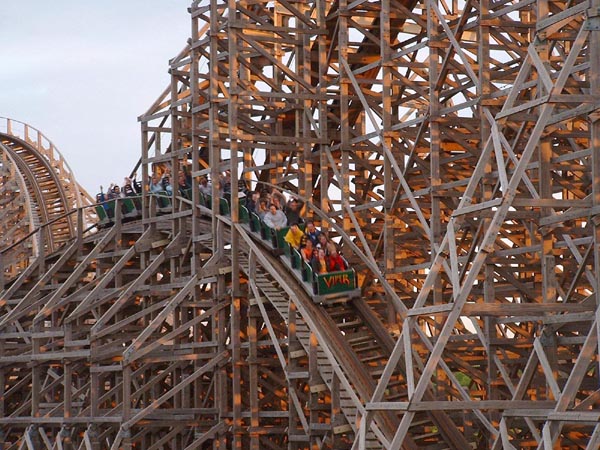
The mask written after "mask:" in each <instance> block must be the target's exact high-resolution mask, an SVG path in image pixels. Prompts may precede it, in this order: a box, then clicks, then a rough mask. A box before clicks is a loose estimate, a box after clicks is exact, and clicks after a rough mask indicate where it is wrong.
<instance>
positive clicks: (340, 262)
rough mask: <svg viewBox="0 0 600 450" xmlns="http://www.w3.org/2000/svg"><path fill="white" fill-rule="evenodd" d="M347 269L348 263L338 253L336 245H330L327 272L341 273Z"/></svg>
mask: <svg viewBox="0 0 600 450" xmlns="http://www.w3.org/2000/svg"><path fill="white" fill-rule="evenodd" d="M347 268H348V267H347V266H346V261H344V258H342V256H341V255H340V254H339V253H338V251H337V249H336V248H335V245H330V246H329V254H328V255H327V270H328V271H329V272H340V271H342V270H346V269H347Z"/></svg>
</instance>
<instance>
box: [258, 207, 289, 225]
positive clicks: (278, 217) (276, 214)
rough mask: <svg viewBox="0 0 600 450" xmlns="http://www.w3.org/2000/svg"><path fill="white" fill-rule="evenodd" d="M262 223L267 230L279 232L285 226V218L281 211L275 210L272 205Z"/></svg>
mask: <svg viewBox="0 0 600 450" xmlns="http://www.w3.org/2000/svg"><path fill="white" fill-rule="evenodd" d="M263 220H264V222H265V224H266V225H267V226H268V227H269V228H273V229H275V230H279V229H281V228H285V227H286V226H287V217H286V216H285V214H284V213H283V211H282V210H280V209H277V206H275V205H274V204H273V203H271V204H270V205H269V212H268V213H267V214H265V217H264V219H263Z"/></svg>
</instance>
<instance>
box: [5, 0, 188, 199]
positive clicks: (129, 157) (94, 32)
mask: <svg viewBox="0 0 600 450" xmlns="http://www.w3.org/2000/svg"><path fill="white" fill-rule="evenodd" d="M190 3H191V1H188V0H103V1H81V0H53V1H47V0H28V1H22V0H0V43H1V44H0V55H1V58H0V61H1V62H0V116H1V117H10V118H12V119H16V120H20V121H22V122H26V123H28V124H30V125H32V126H33V127H35V128H37V129H39V130H40V131H42V133H44V134H45V135H46V137H48V138H49V139H50V140H51V141H52V142H53V143H54V145H55V146H56V147H57V148H58V150H59V151H60V152H61V153H62V155H63V156H64V157H65V159H66V160H67V163H68V164H69V166H70V167H71V169H72V170H73V172H74V173H75V177H76V178H77V180H78V181H79V183H80V184H82V185H83V187H85V188H86V189H87V190H88V191H89V192H90V194H92V195H94V194H95V193H96V192H97V191H98V187H99V186H100V185H101V184H102V185H104V186H105V187H106V186H107V185H108V184H110V183H111V182H113V181H114V182H118V183H119V184H120V183H121V182H122V180H123V177H124V176H125V175H126V174H128V173H129V172H130V170H131V169H132V168H133V166H134V165H135V163H136V162H137V161H138V159H139V157H140V153H141V150H140V126H139V123H138V122H137V117H138V116H139V115H140V114H142V113H143V112H145V111H146V110H147V109H148V108H149V107H150V105H151V104H152V103H153V102H154V101H155V100H156V98H157V97H158V96H159V95H160V93H161V92H162V91H163V90H164V89H165V88H166V87H167V85H168V84H169V75H168V61H169V59H170V58H173V57H175V56H176V55H177V54H178V53H179V52H180V51H181V49H183V47H184V46H185V43H186V40H187V38H188V37H189V34H190V27H191V23H190V20H189V15H188V12H187V8H188V6H189V4H190Z"/></svg>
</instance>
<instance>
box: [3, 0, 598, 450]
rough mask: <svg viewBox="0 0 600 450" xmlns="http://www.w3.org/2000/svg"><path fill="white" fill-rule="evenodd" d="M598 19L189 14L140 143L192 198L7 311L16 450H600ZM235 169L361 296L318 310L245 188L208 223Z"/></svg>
mask: <svg viewBox="0 0 600 450" xmlns="http://www.w3.org/2000/svg"><path fill="white" fill-rule="evenodd" d="M599 6H600V2H599V1H598V0H591V1H589V2H579V1H575V2H572V1H568V2H565V1H537V2H527V1H522V2H513V1H495V2H492V1H488V0H483V1H480V2H471V1H469V0H467V1H464V2H445V1H439V2H420V1H416V0H415V1H412V0H411V1H402V2H398V1H378V2H366V1H364V2H363V1H356V2H347V1H346V0H339V1H335V2H332V1H318V2H313V1H310V0H309V1H306V2H288V1H283V0H278V1H269V2H261V1H253V2H248V1H229V2H222V1H219V0H212V1H210V2H193V3H192V5H191V7H190V10H189V11H190V15H191V30H192V32H191V38H190V39H189V41H188V43H187V46H186V47H185V49H184V50H183V51H182V52H181V53H180V54H179V55H177V56H176V57H175V58H173V59H172V60H170V62H169V64H170V74H171V85H170V87H169V88H167V89H166V90H165V92H164V93H163V94H162V95H161V96H160V97H159V98H158V99H157V101H156V102H155V103H154V105H152V107H151V108H150V109H149V110H148V111H147V112H146V113H145V114H143V115H142V116H141V117H140V121H141V126H142V148H143V152H142V155H141V172H142V178H143V179H144V180H147V178H148V177H149V176H150V174H151V173H152V172H160V171H162V170H163V169H164V168H165V167H169V168H170V170H171V172H172V174H178V173H179V171H180V170H183V169H184V168H185V170H186V171H188V172H190V173H191V175H192V177H193V180H194V181H195V182H194V183H193V189H192V192H191V197H190V198H185V197H183V196H181V195H179V193H178V192H177V190H175V193H174V194H173V195H172V197H171V199H170V203H171V204H170V209H169V208H165V204H164V199H162V201H160V202H159V201H158V200H160V199H157V198H156V197H155V196H153V195H151V194H149V192H148V190H147V189H145V191H144V196H143V198H142V201H141V209H142V217H141V219H140V220H134V221H128V222H125V221H122V220H121V210H120V209H119V208H117V210H116V211H117V212H116V217H115V220H114V225H113V226H112V227H108V228H105V229H102V230H98V232H94V233H88V234H83V233H82V232H79V233H77V234H76V235H75V236H74V237H73V239H71V240H68V241H66V242H65V243H64V244H63V245H62V247H61V249H60V251H56V252H54V253H52V254H48V253H45V254H42V255H40V256H39V257H38V258H37V259H36V261H35V264H36V267H38V268H40V267H41V268H44V270H39V271H37V272H36V271H34V270H28V271H25V272H23V273H22V275H20V276H19V277H18V278H16V279H15V280H12V281H10V282H9V283H8V284H7V286H6V289H5V290H4V292H3V295H2V311H1V312H2V316H1V318H0V349H1V353H0V367H1V369H2V370H1V371H0V379H1V380H2V383H0V388H1V389H2V390H3V391H2V395H0V412H1V414H0V416H1V417H0V424H1V425H2V433H3V435H2V438H1V439H0V442H1V441H2V440H4V441H5V442H6V444H5V448H10V449H13V448H14V449H17V448H30V449H38V448H47V449H53V448H78V449H79V448H81V449H94V450H96V449H101V448H110V449H117V448H124V449H133V448H135V449H138V448H139V449H162V448H168V449H196V448H198V449H207V448H237V449H259V448H261V449H262V448H272V449H281V448H288V449H309V448H310V449H314V448H327V449H342V448H348V449H350V448H352V449H367V448H390V449H400V448H402V449H446V448H452V449H465V448H477V449H501V448H502V449H504V448H506V449H512V448H539V449H542V448H544V449H554V448H568V449H575V448H582V449H583V448H586V449H590V450H591V449H597V448H598V447H599V446H600V421H599V419H600V404H599V402H600V378H599V373H598V369H599V366H598V363H599V361H598V313H599V311H600V310H599V309H598V305H599V304H600V301H599V300H598V298H599V297H598V295H599V294H598V293H599V292H600V286H599V285H598V283H599V280H600V242H599V240H600V228H599V225H600V222H599V221H598V219H597V217H596V216H597V214H596V213H597V212H598V211H600V157H599V154H600V153H599V152H598V148H599V147H600V141H599V131H600V128H599V122H598V119H599V118H600V116H599V115H598V103H597V102H599V101H600V18H599V17H600V9H599ZM3 161H4V160H3ZM2 167H3V170H4V165H3V166H2ZM6 170H7V171H8V170H9V169H6ZM226 170H230V171H231V184H232V186H238V185H244V186H246V187H248V188H251V189H255V188H257V187H272V186H276V187H278V188H279V189H280V190H281V191H283V192H286V193H287V194H290V195H291V194H295V195H298V196H299V197H301V198H302V199H304V200H305V202H306V205H305V214H306V216H307V217H311V218H313V219H314V220H315V221H316V222H317V225H318V226H320V227H321V228H322V229H323V230H326V231H327V232H328V233H329V235H330V237H331V238H332V239H334V240H335V241H336V242H338V244H339V246H340V247H341V249H342V251H343V253H344V255H345V257H346V258H347V259H348V260H349V261H350V264H351V265H352V267H354V268H355V269H356V270H357V272H358V273H359V282H360V286H361V296H360V297H359V298H355V299H344V298H342V299H339V298H338V299H337V300H336V301H335V302H324V303H315V302H313V298H312V296H311V295H310V294H309V293H308V292H305V291H304V289H303V287H302V285H301V283H299V282H298V281H297V279H296V278H294V277H293V276H291V275H290V273H289V270H288V267H287V266H286V265H285V264H283V263H282V261H281V259H280V258H277V257H275V256H273V255H272V254H271V253H270V252H269V251H268V250H267V249H266V248H265V247H263V246H262V245H261V244H260V243H259V242H257V240H256V239H254V238H253V236H252V235H251V233H249V231H248V229H247V227H246V225H244V224H243V223H242V220H241V217H240V215H239V208H238V203H239V202H241V201H242V200H241V199H240V197H239V195H238V194H237V193H236V190H235V189H234V192H233V195H232V198H231V204H230V206H231V213H230V214H227V213H225V212H224V211H222V210H220V207H221V205H220V204H219V200H218V196H217V195H213V197H212V198H213V201H212V203H211V204H208V205H205V204H202V203H201V200H200V199H201V197H200V193H199V190H198V183H197V182H198V180H199V179H200V177H204V176H209V177H210V178H211V179H212V180H217V179H218V178H219V175H220V174H221V173H222V172H224V171H226ZM3 173H4V172H3ZM7 173H8V172H7ZM10 173H11V174H12V172H10ZM9 178H10V180H11V181H10V182H11V183H13V185H14V183H17V184H18V183H21V184H20V185H19V186H22V185H23V181H22V180H21V181H20V180H19V178H18V177H17V176H15V175H11V176H10V177H9ZM174 178H176V177H174ZM3 186H4V187H5V188H6V189H5V190H3V191H2V192H3V193H2V196H1V197H0V198H2V199H3V198H5V196H8V195H9V194H8V193H5V191H7V190H8V189H9V188H8V187H7V186H9V184H8V182H7V183H5V184H4V185H3ZM146 187H147V186H146ZM20 189H24V188H23V187H21V188H20ZM213 189H214V190H213V194H216V193H217V191H216V189H217V185H216V183H214V184H213ZM80 217H83V215H82V214H80ZM80 220H83V219H80ZM42 225H44V224H40V226H42ZM46 227H47V225H46ZM78 229H79V230H83V228H82V227H79V228H78Z"/></svg>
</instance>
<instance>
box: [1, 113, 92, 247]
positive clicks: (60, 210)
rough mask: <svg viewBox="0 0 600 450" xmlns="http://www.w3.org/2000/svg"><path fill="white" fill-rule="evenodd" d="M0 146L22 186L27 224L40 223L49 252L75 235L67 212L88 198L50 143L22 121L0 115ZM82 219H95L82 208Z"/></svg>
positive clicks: (74, 224) (38, 224)
mask: <svg viewBox="0 0 600 450" xmlns="http://www.w3.org/2000/svg"><path fill="white" fill-rule="evenodd" d="M0 145H1V150H2V152H4V153H6V154H7V156H8V158H10V161H12V163H13V164H14V165H15V166H16V170H17V171H18V173H19V179H20V180H21V182H22V184H23V185H24V186H23V188H24V192H23V193H22V194H23V195H24V196H25V197H26V200H25V204H26V205H27V209H28V211H27V212H26V214H27V216H28V222H29V223H28V227H29V228H30V229H36V228H38V227H40V226H41V225H44V224H50V225H49V226H47V227H44V237H43V239H42V241H41V242H42V245H43V250H44V252H46V253H52V252H54V251H56V250H57V249H58V248H59V247H61V246H62V245H64V244H65V243H66V242H68V241H69V240H70V239H72V238H73V237H74V236H75V234H76V227H77V223H75V221H74V217H73V216H72V215H70V214H69V213H70V212H71V211H73V210H74V209H77V208H80V207H83V206H86V205H91V204H92V199H91V197H90V196H89V194H87V192H86V191H85V190H84V189H83V188H82V187H81V186H80V185H79V184H78V183H77V181H76V180H75V178H74V175H73V173H72V171H71V169H70V168H69V166H68V164H67V163H66V161H65V160H64V159H63V157H62V155H61V154H60V152H58V150H57V149H56V147H55V146H54V144H53V143H52V142H51V141H50V140H48V139H47V138H46V137H45V136H44V135H43V134H42V133H41V132H40V131H39V130H36V129H35V128H33V127H31V126H30V125H28V124H25V123H23V122H18V121H15V120H13V119H8V118H0ZM86 214H87V215H86V218H85V219H86V222H87V223H93V220H94V218H95V216H94V214H93V211H92V210H91V209H88V210H86Z"/></svg>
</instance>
